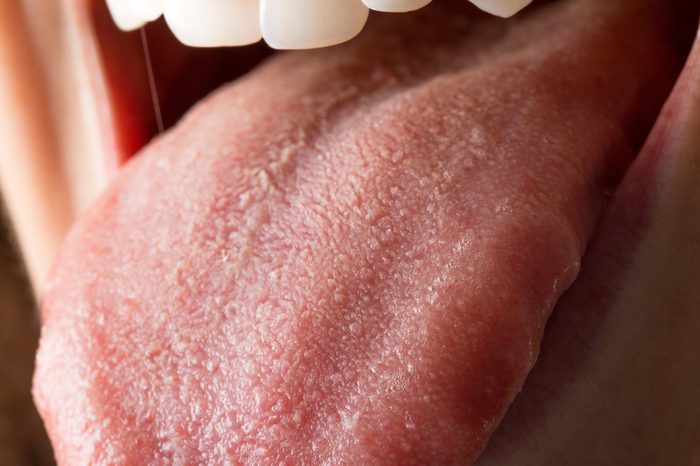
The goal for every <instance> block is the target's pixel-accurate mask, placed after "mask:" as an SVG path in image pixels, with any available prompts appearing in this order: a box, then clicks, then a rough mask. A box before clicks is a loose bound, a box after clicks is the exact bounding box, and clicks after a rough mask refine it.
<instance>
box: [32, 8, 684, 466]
mask: <svg viewBox="0 0 700 466" xmlns="http://www.w3.org/2000/svg"><path fill="white" fill-rule="evenodd" d="M642 4H643V6H644V8H642ZM659 5H661V7H659ZM464 8H465V7H464V5H463V4H462V3H461V2H459V5H456V6H452V7H451V6H449V5H445V4H444V3H443V4H442V5H441V6H440V7H437V6H436V7H432V8H428V9H426V11H424V12H423V13H422V14H420V15H416V16H413V18H414V19H413V21H408V22H407V20H406V19H405V17H402V18H399V19H395V18H392V19H386V18H382V19H380V20H375V21H374V22H373V23H372V24H371V25H370V27H369V30H368V32H367V33H366V34H365V35H363V36H362V37H361V38H360V39H358V40H357V41H355V42H353V43H352V44H351V45H349V46H346V47H344V48H336V49H332V50H328V51H318V52H304V53H294V54H287V55H281V56H278V57H276V58H274V59H272V60H271V61H269V62H268V63H267V64H266V65H264V66H262V67H261V68H259V69H258V70H256V71H255V72H254V73H252V74H251V75H250V76H249V77H247V78H243V79H242V80H239V81H238V82H237V83H235V84H232V85H230V86H228V87H226V88H225V89H223V90H221V91H219V92H218V93H216V94H215V95H214V96H212V97H210V98H208V99H207V100H206V101H205V102H203V103H201V104H200V105H198V107H197V108H196V109H195V110H194V111H192V112H191V113H190V114H189V115H188V116H187V117H186V118H185V119H184V121H183V122H181V123H180V125H179V126H178V127H176V128H175V129H174V130H173V131H171V132H170V133H169V134H167V135H166V136H164V137H163V138H161V139H160V140H158V141H157V142H155V143H154V144H152V145H151V146H150V147H149V148H148V149H146V150H145V151H144V152H143V153H142V154H141V155H140V156H139V157H138V158H137V159H136V160H134V161H133V163H131V164H130V165H128V166H127V168H126V169H125V170H124V171H123V173H122V175H121V176H120V177H119V178H118V179H117V181H116V182H115V183H114V184H113V185H112V186H111V188H110V189H109V190H108V192H107V193H106V194H105V195H104V196H103V198H102V199H101V201H100V202H99V203H98V204H97V205H96V206H95V207H94V208H93V209H92V211H91V212H90V213H89V214H88V215H87V216H86V217H85V218H83V220H82V221H81V222H79V224H78V225H77V226H76V228H75V229H74V230H73V232H72V234H71V235H70V237H69V239H68V241H67V243H66V246H65V249H64V251H63V253H62V255H61V258H60V260H59V262H58V264H57V267H56V269H55V274H54V278H53V281H52V283H51V285H50V287H49V288H48V291H47V293H46V295H45V299H44V303H43V313H44V318H45V325H44V330H43V337H42V343H41V349H40V354H39V357H38V369H37V375H36V381H35V384H36V385H35V395H36V398H37V402H38V404H39V407H40V409H41V411H42V412H43V416H44V419H45V420H46V422H47V425H48V428H49V431H50V434H51V437H52V439H53V442H54V446H55V447H56V454H57V457H58V459H59V461H60V462H62V463H65V464H146V463H149V462H155V463H167V464H192V463H201V464H204V463H207V464H225V463H226V461H227V460H228V461H229V462H233V463H235V464H238V463H245V464H259V463H260V464H262V463H264V464H351V463H357V464H377V463H382V464H469V463H471V462H472V461H474V460H475V458H476V457H477V456H478V455H479V453H480V452H481V450H482V449H483V448H484V446H485V444H486V441H487V440H488V438H489V436H490V434H491V433H492V432H493V430H494V429H495V428H496V426H497V425H498V423H499V421H500V419H501V418H502V416H503V415H504V413H505V411H506V409H507V408H508V406H509V404H510V403H511V401H512V400H513V398H514V397H515V395H516V394H517V392H518V391H519V390H520V388H521V386H522V384H523V382H524V380H525V377H526V376H527V374H528V372H529V370H530V369H531V368H532V366H533V364H534V362H535V359H536V357H537V353H538V348H539V342H540V340H541V337H542V333H543V327H544V325H545V323H546V321H547V318H548V316H549V314H550V311H551V310H552V308H553V306H554V304H555V302H556V301H557V299H558V298H559V296H560V295H561V293H562V292H563V291H564V290H565V289H566V288H567V287H568V286H569V285H570V284H571V282H572V281H573V280H574V278H575V276H576V274H577V271H578V264H579V261H580V259H581V256H582V254H583V251H584V249H585V247H586V243H587V240H588V238H589V236H590V235H591V233H592V230H593V228H594V226H595V222H596V220H597V216H598V213H599V211H600V209H601V208H602V207H603V204H604V199H605V194H606V192H609V190H610V189H612V188H613V187H614V185H615V183H616V181H617V179H618V177H619V176H620V175H621V173H622V172H623V170H624V168H625V167H626V165H627V163H628V162H629V160H630V159H631V157H632V156H633V155H634V154H635V152H636V150H637V148H638V147H639V145H640V144H641V142H643V141H642V139H643V137H644V135H645V132H646V130H647V128H648V127H649V125H650V124H651V123H652V120H653V117H654V116H655V114H656V112H657V110H658V107H659V106H660V104H661V102H662V100H663V97H664V95H665V93H666V92H667V91H668V89H669V87H670V85H671V83H672V80H673V73H674V72H675V71H677V69H678V66H679V61H680V57H678V56H677V54H676V51H675V50H674V49H673V48H672V43H673V39H674V38H673V37H671V36H670V32H669V31H670V30H671V26H670V25H671V24H672V23H671V21H670V18H668V17H667V15H665V12H664V8H663V2H661V1H645V2H639V1H638V0H629V1H598V2H591V1H583V0H582V1H577V2H564V3H562V2H559V3H554V4H549V5H547V6H545V7H542V8H540V9H539V10H535V11H533V12H532V13H531V14H530V15H529V16H527V17H524V18H522V19H520V20H519V21H518V22H516V23H501V22H490V20H485V19H481V18H469V17H467V16H466V13H465V12H464ZM666 9H668V8H666Z"/></svg>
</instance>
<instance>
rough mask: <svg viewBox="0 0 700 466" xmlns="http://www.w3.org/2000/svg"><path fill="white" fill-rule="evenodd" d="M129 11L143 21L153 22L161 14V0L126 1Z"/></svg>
mask: <svg viewBox="0 0 700 466" xmlns="http://www.w3.org/2000/svg"><path fill="white" fill-rule="evenodd" d="M127 2H128V3H129V6H130V7H131V11H132V12H133V13H134V14H135V15H136V17H137V18H140V19H142V20H144V21H154V20H156V19H158V17H159V16H160V15H162V14H163V0H127Z"/></svg>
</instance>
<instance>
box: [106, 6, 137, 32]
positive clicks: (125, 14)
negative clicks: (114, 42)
mask: <svg viewBox="0 0 700 466" xmlns="http://www.w3.org/2000/svg"><path fill="white" fill-rule="evenodd" d="M107 6H108V7H109V11H110V13H112V19H114V22H115V23H116V25H117V26H118V27H119V29H121V30H123V31H133V30H134V29H138V28H140V27H141V26H143V25H144V24H146V21H144V20H143V19H141V18H140V17H139V16H137V15H136V14H135V13H134V11H133V10H132V9H131V5H130V3H128V2H127V1H125V0H107Z"/></svg>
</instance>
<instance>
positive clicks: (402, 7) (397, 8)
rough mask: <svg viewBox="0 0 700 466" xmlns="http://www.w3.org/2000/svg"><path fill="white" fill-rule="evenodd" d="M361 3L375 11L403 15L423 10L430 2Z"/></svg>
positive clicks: (367, 0)
mask: <svg viewBox="0 0 700 466" xmlns="http://www.w3.org/2000/svg"><path fill="white" fill-rule="evenodd" d="M362 2H363V3H364V4H365V5H367V7H368V8H371V9H373V10H375V11H386V12H387V13H405V12H407V11H413V10H418V9H420V8H423V7H424V6H426V5H427V4H428V3H430V2H431V0H362Z"/></svg>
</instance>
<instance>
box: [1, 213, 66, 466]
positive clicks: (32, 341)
mask: <svg viewBox="0 0 700 466" xmlns="http://www.w3.org/2000/svg"><path fill="white" fill-rule="evenodd" d="M14 245H15V242H14V240H13V236H12V230H11V228H10V227H9V221H8V220H7V216H6V215H5V213H4V210H3V212H2V214H1V217H0V466H30V465H31V466H33V465H42V466H43V465H51V464H54V461H53V456H52V453H51V447H50V446H49V441H48V439H47V437H46V433H45V431H44V427H43V425H42V423H41V420H40V419H39V415H38V414H37V412H36V409H35V408H34V403H33V402H32V398H31V383H32V372H33V368H34V353H35V351H36V346H37V343H38V339H39V319H38V313H37V311H36V303H35V302H34V300H33V298H32V293H31V288H30V285H29V282H28V280H27V278H26V273H25V271H24V267H23V266H22V264H21V261H20V259H19V254H18V253H17V249H16V248H15V247H14Z"/></svg>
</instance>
